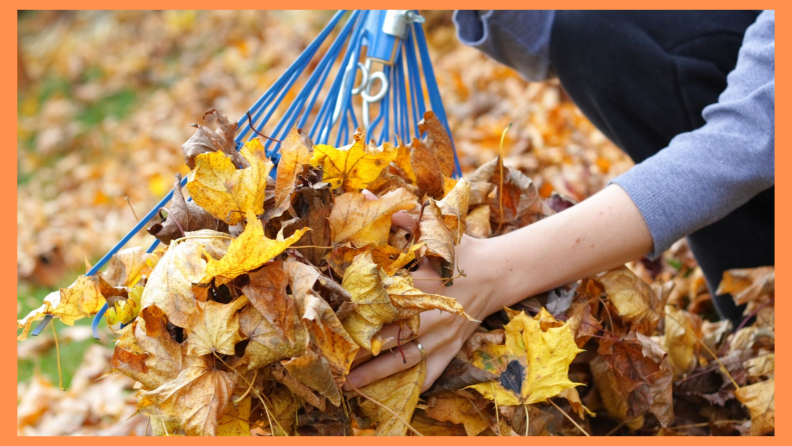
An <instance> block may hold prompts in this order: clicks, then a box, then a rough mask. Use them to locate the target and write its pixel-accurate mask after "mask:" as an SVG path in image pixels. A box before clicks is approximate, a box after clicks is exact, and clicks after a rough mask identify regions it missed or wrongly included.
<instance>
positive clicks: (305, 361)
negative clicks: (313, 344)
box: [281, 349, 341, 407]
mask: <svg viewBox="0 0 792 446" xmlns="http://www.w3.org/2000/svg"><path fill="white" fill-rule="evenodd" d="M281 364H283V367H284V368H285V369H286V371H288V372H289V375H291V376H293V377H294V378H295V379H297V380H298V381H300V382H301V383H303V384H305V385H306V386H308V387H310V388H311V389H313V390H315V391H317V392H319V394H320V395H323V396H325V397H326V398H327V399H328V400H330V402H331V403H333V405H335V406H336V407H338V406H340V405H341V392H340V391H339V390H338V385H337V384H336V381H335V380H334V379H333V374H332V372H331V370H330V364H329V363H328V362H327V360H326V359H325V358H324V357H322V356H319V355H317V354H316V353H314V352H313V351H312V350H310V349H308V350H306V351H305V353H304V354H303V355H302V356H298V357H296V358H292V359H290V360H288V361H282V362H281Z"/></svg>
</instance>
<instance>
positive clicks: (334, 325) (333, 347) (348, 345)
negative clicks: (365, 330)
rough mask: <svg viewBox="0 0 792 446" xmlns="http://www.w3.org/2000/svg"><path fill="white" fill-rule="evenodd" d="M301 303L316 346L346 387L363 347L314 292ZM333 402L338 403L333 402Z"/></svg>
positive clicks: (301, 310) (338, 381)
mask: <svg viewBox="0 0 792 446" xmlns="http://www.w3.org/2000/svg"><path fill="white" fill-rule="evenodd" d="M297 302H298V305H299V307H300V314H302V320H303V321H304V323H305V325H306V327H307V329H308V332H309V333H311V339H312V340H313V343H314V345H316V348H317V349H318V350H319V352H320V353H321V354H322V357H323V359H325V360H327V362H328V363H329V365H330V367H331V368H332V369H333V371H334V375H335V377H336V382H337V383H338V384H339V385H342V384H343V383H344V382H345V381H346V375H347V374H348V373H349V368H350V366H351V365H352V361H353V360H354V359H355V356H356V355H357V352H358V350H359V348H360V347H358V345H357V344H356V343H355V341H354V340H353V339H352V338H351V337H350V336H349V334H348V333H347V331H346V330H345V329H344V327H343V325H342V324H341V321H339V320H338V317H337V316H336V314H335V312H334V311H333V309H332V308H330V305H328V304H327V302H325V300H324V299H322V298H320V297H318V296H317V295H316V293H315V292H314V291H313V290H311V291H310V292H309V293H306V294H305V295H303V296H299V297H297ZM325 396H328V398H330V396H329V395H325ZM330 401H334V400H333V398H330ZM334 404H335V403H334Z"/></svg>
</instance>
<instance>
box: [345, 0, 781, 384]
mask: <svg viewBox="0 0 792 446" xmlns="http://www.w3.org/2000/svg"><path fill="white" fill-rule="evenodd" d="M454 23H455V25H456V27H457V33H458V37H459V39H460V40H461V41H462V42H463V43H465V44H467V45H471V46H473V47H475V48H478V49H480V50H482V51H484V52H485V53H487V54H488V55H489V56H491V57H492V58H494V59H495V60H497V61H499V62H502V63H504V64H506V65H509V66H511V67H513V68H515V69H516V70H518V71H519V72H520V73H521V74H522V75H523V76H525V77H526V78H528V79H529V80H535V81H539V80H544V79H546V78H548V77H549V76H557V77H558V78H559V80H560V82H561V85H562V86H563V88H564V89H565V90H566V91H567V93H568V94H569V96H570V97H571V98H572V100H573V101H574V102H575V103H576V104H577V105H578V107H579V108H580V109H581V110H582V112H583V113H584V114H585V115H586V116H587V117H588V118H589V119H590V120H591V121H592V122H593V123H594V124H595V125H596V126H597V127H598V128H599V129H600V130H601V131H602V132H603V133H604V134H605V135H606V136H608V137H609V138H610V139H611V140H612V141H613V142H615V143H616V144H617V145H618V146H619V147H621V148H622V149H623V150H624V151H626V152H627V153H628V154H629V155H630V156H631V157H632V158H633V160H634V161H635V162H636V166H634V167H633V168H632V169H630V170H629V171H627V172H626V173H624V174H623V175H621V176H619V177H617V178H615V179H614V180H613V181H612V182H611V183H610V184H609V185H608V186H607V187H605V188H604V189H603V190H602V191H600V192H598V193H597V194H595V195H593V196H591V197H590V198H588V199H586V200H584V201H582V202H581V203H579V204H577V205H575V206H573V207H571V208H569V209H567V210H564V211H563V212H560V213H558V214H555V215H553V216H551V217H548V218H546V219H544V220H541V221H539V222H537V223H534V224H532V225H530V226H527V227H524V228H522V229H520V230H517V231H514V232H511V233H508V234H506V235H503V236H500V237H494V238H490V239H473V238H470V237H464V238H463V240H462V241H461V243H460V244H459V245H458V246H457V256H456V258H457V259H458V260H457V261H458V264H459V269H460V270H461V271H465V273H466V276H465V277H460V278H457V279H455V280H454V283H453V286H451V287H448V288H443V289H442V290H438V287H439V285H437V283H438V282H436V281H432V280H419V281H416V284H418V285H417V286H418V287H419V288H421V289H422V290H424V291H426V292H436V291H439V292H440V293H441V294H443V295H447V296H451V297H455V298H456V299H457V300H458V301H459V302H460V303H461V304H462V306H463V307H464V308H465V310H466V311H467V312H468V313H469V314H470V315H472V316H473V317H474V318H475V319H477V320H483V319H484V318H485V317H486V316H488V315H490V314H492V313H494V312H497V311H499V310H500V309H501V308H502V307H504V306H508V305H513V304H515V303H517V302H519V301H521V300H522V299H524V298H526V297H529V296H532V295H535V294H537V293H540V292H543V291H546V290H550V289H553V288H556V287H559V286H562V285H565V284H567V283H570V282H573V281H575V280H579V279H582V278H585V277H589V276H592V275H594V274H597V273H600V272H602V271H606V270H609V269H612V268H615V267H617V266H620V265H622V264H624V263H626V262H629V261H632V260H635V259H639V258H641V257H642V256H645V255H648V256H649V257H650V258H657V257H658V256H660V255H661V254H662V253H663V252H664V251H665V250H666V249H668V248H669V247H670V246H671V244H672V243H674V242H675V241H676V240H678V239H680V238H682V237H684V236H687V238H688V242H689V244H690V247H691V249H692V251H693V253H694V255H695V257H696V259H697V260H698V262H699V265H700V266H701V268H702V270H703V272H704V274H705V276H706V279H707V282H708V286H709V288H710V290H711V291H713V290H715V289H716V288H717V285H718V283H719V282H720V280H721V277H722V275H723V272H724V271H725V270H727V269H732V268H750V267H758V266H765V265H773V264H774V263H775V251H774V217H775V210H774V198H775V192H774V187H773V186H774V183H775V136H774V132H775V14H774V12H773V11H764V12H759V11H676V12H674V11H663V12H660V11H651V12H649V11H488V12H481V11H456V12H455V13H454ZM394 223H395V224H400V225H403V226H410V225H411V224H414V223H413V222H412V221H411V220H409V219H405V216H403V215H402V216H399V217H395V218H394ZM413 275H414V277H415V278H417V279H430V278H437V277H438V275H437V273H436V272H435V271H434V270H433V269H432V268H431V267H428V266H421V267H420V268H419V269H417V270H416V271H415V272H414V273H413ZM715 304H716V307H717V309H718V311H719V312H720V314H721V316H722V317H724V318H727V319H731V320H733V321H739V320H740V319H741V309H740V308H738V307H736V306H735V305H734V303H733V302H732V299H731V297H730V296H716V297H715ZM477 326H478V324H477V323H475V322H469V321H467V320H465V319H464V318H461V317H457V316H454V315H450V314H447V313H440V312H439V311H431V312H425V313H423V314H421V323H420V332H419V333H417V335H418V337H417V339H416V340H415V341H413V342H410V343H408V344H403V345H402V350H403V352H404V354H405V357H406V363H405V362H404V361H403V360H402V357H401V356H400V355H389V354H384V355H380V356H379V357H378V358H375V359H373V360H371V361H369V362H366V363H365V364H363V365H361V366H359V367H357V368H355V369H354V370H352V371H351V373H350V374H349V377H348V381H349V383H351V386H350V385H347V388H348V389H351V387H352V386H355V387H360V386H363V385H366V384H368V383H371V382H373V381H376V380H378V379H381V378H384V377H386V376H389V375H391V374H393V373H397V372H399V371H401V370H404V369H406V368H408V367H412V366H413V365H415V364H417V363H418V362H419V361H420V360H421V359H422V357H423V356H424V355H425V356H426V360H427V375H426V381H425V382H424V385H423V390H426V389H428V388H429V387H430V385H431V384H432V383H433V382H434V381H435V380H436V379H437V378H438V377H439V376H440V374H441V373H442V372H443V370H444V369H445V367H446V365H447V364H448V363H449V362H450V361H451V360H452V359H453V358H454V356H455V355H456V354H457V352H458V351H459V350H460V348H461V347H462V345H463V344H464V342H465V340H466V339H467V338H468V337H469V336H470V335H471V334H472V333H473V332H474V331H475V330H476V328H477ZM397 332H398V327H395V326H386V327H384V328H383V331H382V334H383V338H385V339H388V338H390V339H392V340H391V341H390V342H389V343H388V344H386V345H385V347H386V348H389V347H392V346H395V345H396V341H395V339H394V338H395V337H396V336H397ZM419 343H420V345H421V347H422V348H419V347H418V345H417V344H419ZM422 350H423V351H422Z"/></svg>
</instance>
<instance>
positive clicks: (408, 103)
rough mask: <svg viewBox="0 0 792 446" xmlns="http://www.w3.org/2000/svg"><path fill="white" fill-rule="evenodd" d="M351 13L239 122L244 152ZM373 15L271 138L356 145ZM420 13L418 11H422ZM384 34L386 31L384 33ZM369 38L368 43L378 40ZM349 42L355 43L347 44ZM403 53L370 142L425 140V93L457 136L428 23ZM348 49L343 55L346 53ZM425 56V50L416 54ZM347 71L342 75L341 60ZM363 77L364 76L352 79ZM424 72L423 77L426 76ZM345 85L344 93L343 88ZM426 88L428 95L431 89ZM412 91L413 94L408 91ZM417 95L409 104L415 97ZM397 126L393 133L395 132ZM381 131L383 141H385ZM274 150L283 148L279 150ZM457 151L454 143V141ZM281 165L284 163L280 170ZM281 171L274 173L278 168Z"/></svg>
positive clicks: (336, 47) (328, 59) (340, 37)
mask: <svg viewBox="0 0 792 446" xmlns="http://www.w3.org/2000/svg"><path fill="white" fill-rule="evenodd" d="M346 12H347V11H343V10H341V11H337V12H336V13H335V14H334V15H333V17H332V18H331V19H330V21H329V22H328V24H327V25H326V26H325V27H324V28H323V29H322V30H321V31H320V32H319V34H318V35H317V36H316V38H314V40H313V41H312V42H311V43H310V44H309V45H308V46H307V47H306V48H305V49H304V50H303V52H302V53H301V54H300V55H299V56H298V57H297V59H295V61H294V62H293V63H292V64H291V65H290V66H289V67H288V68H287V69H286V70H285V71H284V72H283V74H282V75H281V76H280V77H279V78H278V79H277V80H276V81H275V82H274V83H273V84H272V85H271V86H270V87H269V88H268V89H267V90H266V92H264V94H263V95H261V97H259V99H258V100H256V102H254V103H253V105H252V106H251V107H250V108H249V110H248V113H249V116H248V115H247V114H246V115H245V116H243V117H242V118H241V119H240V120H239V121H238V122H239V123H240V125H239V131H238V133H237V135H236V137H235V138H234V140H235V142H236V144H237V150H239V148H241V146H242V142H243V141H245V140H250V139H253V138H254V137H255V136H256V135H255V132H254V131H253V130H254V129H263V128H264V127H265V126H266V125H267V124H268V123H269V121H270V119H271V118H272V116H273V115H274V114H275V112H276V111H277V110H278V107H279V105H280V103H281V102H282V101H283V99H284V98H285V97H286V95H287V94H288V92H289V91H291V90H292V88H293V87H294V86H295V84H296V83H297V82H298V80H299V79H300V78H301V77H302V75H303V73H304V72H305V70H306V69H307V68H308V67H309V65H310V64H311V61H313V60H314V59H315V56H316V54H317V52H318V51H319V49H320V48H321V47H322V45H323V44H324V42H325V41H326V40H327V38H328V37H329V36H330V35H331V34H332V33H333V32H334V30H336V28H337V27H338V24H339V23H340V22H341V20H342V19H343V17H344V16H345V15H346ZM371 13H376V12H373V11H365V10H357V11H352V12H351V13H350V14H349V17H348V19H347V20H346V22H345V23H344V25H343V26H341V28H340V30H339V31H338V33H337V35H336V37H335V40H334V41H333V43H332V44H331V45H330V48H329V49H328V50H327V52H326V53H325V54H324V55H323V56H322V57H321V58H320V59H319V63H318V65H317V66H316V69H315V71H314V73H312V74H311V75H310V76H309V77H308V79H307V80H306V82H305V85H303V86H302V87H300V91H299V92H298V94H297V96H296V97H295V99H294V101H293V102H292V103H291V104H290V106H289V107H288V108H287V109H286V111H285V112H284V114H283V116H281V117H280V118H279V121H278V124H277V125H276V127H275V129H274V131H273V132H271V134H272V135H273V137H274V138H278V137H279V138H278V139H281V140H282V139H283V138H284V137H285V136H286V135H287V134H288V132H289V130H291V128H292V127H293V126H294V125H295V123H297V124H298V125H299V127H301V128H303V127H305V126H310V131H309V136H310V138H311V139H312V140H313V141H314V142H315V143H316V144H327V142H328V141H329V139H330V137H331V134H334V135H335V141H336V145H337V146H338V145H340V144H341V142H342V141H343V142H344V144H346V143H347V141H348V140H349V131H350V130H352V129H355V128H357V126H358V118H357V116H356V114H355V108H354V106H353V101H352V95H351V89H352V86H353V85H354V82H355V77H356V76H352V75H350V76H349V77H348V78H347V79H346V80H344V74H345V72H346V70H347V67H350V66H351V67H354V66H355V64H356V63H357V62H358V61H359V60H360V57H361V54H362V48H363V46H366V45H369V44H370V43H371V42H370V41H364V39H363V35H364V32H365V29H364V28H365V24H366V20H367V17H368V16H369V14H371ZM416 13H417V11H416ZM377 32H383V31H382V30H378V31H377ZM371 38H372V36H369V37H368V39H371ZM344 42H347V43H346V45H344ZM400 45H402V46H403V48H402V49H403V51H399V53H398V56H397V59H396V60H395V61H394V65H393V66H387V65H386V66H385V67H384V68H383V72H384V74H385V77H386V78H387V79H388V81H389V88H388V90H387V91H386V92H385V95H384V97H383V98H382V100H381V102H380V103H379V105H378V115H377V117H376V118H375V119H374V120H373V121H371V123H370V128H368V129H366V132H367V135H366V137H367V139H369V140H370V139H374V140H377V141H378V143H379V144H382V143H383V142H384V141H385V140H386V139H388V138H390V137H391V135H392V134H391V132H393V134H395V135H398V136H399V137H400V138H401V139H402V141H403V142H404V143H405V144H409V143H410V138H411V137H412V131H414V132H415V136H416V137H421V135H420V134H419V129H418V125H417V121H419V120H420V119H421V118H422V117H423V114H424V113H425V112H426V109H427V104H426V101H425V98H424V91H425V92H426V94H427V95H428V99H429V104H428V105H430V106H431V109H432V110H433V111H434V112H435V114H436V115H437V118H438V119H439V120H440V122H441V123H442V124H443V126H444V127H445V129H446V131H447V132H448V134H449V136H450V135H451V132H450V128H449V125H448V118H447V116H446V113H445V109H444V108H443V102H442V99H441V98H440V92H439V89H438V86H437V79H436V77H435V74H434V70H433V68H432V64H431V60H430V58H429V51H428V48H427V44H426V36H425V35H424V31H423V28H422V27H421V25H420V24H415V23H413V24H412V25H411V26H410V32H409V33H408V35H407V38H406V39H404V41H403V42H401V43H400ZM344 46H346V48H345V49H344V50H343V51H342V49H343V48H344ZM416 50H417V51H416ZM339 61H340V66H339V67H338V69H336V64H337V62H339ZM333 71H335V74H334V75H333V76H335V77H334V78H333V80H332V82H331V84H330V87H329V89H327V92H326V93H323V92H322V90H323V89H324V88H323V87H324V85H325V83H326V82H327V81H328V80H329V79H330V78H331V74H332V73H331V72H333ZM350 74H356V73H350ZM422 74H423V75H422ZM342 87H343V90H342ZM424 87H425V90H424ZM408 88H409V91H408V90H407V89H408ZM342 91H344V92H345V94H344V97H339V96H340V94H339V93H340V92H342ZM408 94H409V98H408ZM320 95H324V98H325V99H324V100H323V102H322V105H321V106H320V107H319V111H318V112H316V113H315V116H314V117H313V119H312V122H311V115H312V114H313V113H314V107H315V105H316V102H317V100H318V98H319V96H320ZM336 108H338V110H339V114H338V116H337V119H334V118H333V115H334V114H335V110H336ZM391 126H392V127H391ZM377 133H379V135H377ZM273 144H275V145H274V146H273ZM452 145H453V139H452ZM265 147H266V148H267V154H268V156H270V158H272V159H273V161H274V162H276V163H277V161H278V158H279V154H278V152H279V150H280V144H279V143H274V142H273V141H270V140H268V141H266V142H265ZM454 162H455V172H454V177H455V178H458V177H459V176H460V175H461V170H460V167H459V160H458V159H457V156H456V151H455V152H454ZM276 166H277V164H276ZM273 173H274V170H273ZM186 183H187V177H185V178H183V179H182V181H181V186H182V187H184V185H185V184H186ZM172 196H173V191H171V192H168V194H166V195H165V197H163V198H162V200H160V202H159V203H157V205H156V206H155V207H154V209H152V210H150V211H149V212H148V213H147V214H146V215H145V216H144V217H143V219H141V220H140V222H138V223H137V224H136V225H135V226H134V227H133V228H132V229H131V230H130V231H129V232H128V233H127V234H126V235H125V236H124V237H123V238H122V239H121V240H120V241H119V242H118V243H116V245H115V246H113V247H112V248H111V249H110V250H109V251H108V252H107V253H106V254H105V255H104V256H103V257H102V258H101V259H100V260H99V261H98V262H97V263H96V264H95V265H94V266H93V267H92V268H91V269H90V270H89V271H88V272H87V273H86V274H85V275H86V276H92V275H94V274H96V273H98V272H99V270H100V269H102V268H103V267H104V266H105V264H106V263H107V262H108V261H109V260H110V258H112V257H113V255H115V254H116V253H117V252H118V251H119V250H121V248H123V247H124V246H125V245H126V244H127V243H128V242H129V240H130V239H131V238H132V237H134V235H135V234H137V233H138V232H139V231H140V230H141V229H143V227H144V226H145V225H146V224H147V223H148V222H149V221H150V220H151V219H152V218H153V217H154V216H155V215H156V214H157V212H158V211H159V209H160V208H162V207H164V206H165V205H166V204H168V202H169V201H170V200H171V198H172ZM159 243H160V242H159V240H155V241H154V243H152V245H151V246H150V247H149V248H148V250H147V252H153V251H154V250H155V249H156V248H157V246H159ZM106 311H107V305H106V304H105V305H104V306H103V307H102V308H101V309H100V310H99V312H98V313H97V314H96V315H95V316H94V319H93V321H92V324H91V327H92V329H93V334H94V337H95V338H96V339H99V335H98V326H99V321H100V320H101V318H102V316H104V314H105V312H106ZM52 319H53V316H52V315H46V316H45V317H44V318H43V319H42V320H41V321H40V322H39V324H38V325H37V326H36V328H35V329H34V330H33V332H32V334H33V335H34V336H37V335H39V334H40V333H41V331H42V330H43V329H44V328H45V327H46V326H47V324H49V323H50V321H51V320H52Z"/></svg>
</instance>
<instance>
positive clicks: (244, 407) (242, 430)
mask: <svg viewBox="0 0 792 446" xmlns="http://www.w3.org/2000/svg"><path fill="white" fill-rule="evenodd" d="M250 399H251V397H250V396H247V397H245V398H244V399H243V400H242V401H240V402H239V403H237V404H233V405H231V406H229V408H228V410H227V411H226V413H225V414H224V415H223V417H222V418H220V419H219V420H218V421H217V436H218V437H249V436H250V422H248V421H247V420H248V419H250Z"/></svg>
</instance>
